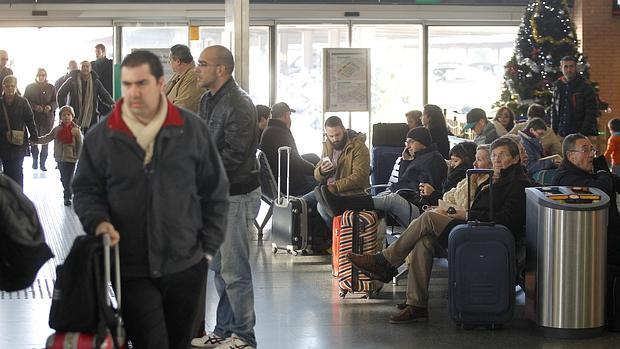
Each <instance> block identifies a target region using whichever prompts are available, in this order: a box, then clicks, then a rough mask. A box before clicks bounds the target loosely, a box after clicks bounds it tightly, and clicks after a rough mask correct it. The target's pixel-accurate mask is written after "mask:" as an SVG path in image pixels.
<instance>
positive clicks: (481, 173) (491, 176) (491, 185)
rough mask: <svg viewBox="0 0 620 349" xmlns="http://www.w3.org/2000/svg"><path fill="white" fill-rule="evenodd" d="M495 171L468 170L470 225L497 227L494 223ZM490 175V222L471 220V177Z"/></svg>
mask: <svg viewBox="0 0 620 349" xmlns="http://www.w3.org/2000/svg"><path fill="white" fill-rule="evenodd" d="M493 172H494V171H493V170H492V169H486V168H472V169H469V170H467V220H468V221H467V223H468V224H469V225H491V226H492V225H495V222H493ZM473 174H480V175H484V174H488V175H489V222H480V221H472V220H470V219H469V217H470V211H471V202H470V201H471V194H470V193H471V175H473Z"/></svg>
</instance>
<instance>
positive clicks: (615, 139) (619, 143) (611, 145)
mask: <svg viewBox="0 0 620 349" xmlns="http://www.w3.org/2000/svg"><path fill="white" fill-rule="evenodd" d="M605 158H606V159H607V161H609V163H610V164H611V165H612V166H618V165H620V134H619V133H614V134H612V135H611V136H610V137H609V140H608V141H607V150H605Z"/></svg>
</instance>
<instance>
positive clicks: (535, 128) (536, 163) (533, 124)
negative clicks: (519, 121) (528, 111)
mask: <svg viewBox="0 0 620 349" xmlns="http://www.w3.org/2000/svg"><path fill="white" fill-rule="evenodd" d="M546 132H547V125H545V121H544V120H543V119H540V118H533V119H530V120H529V121H528V122H527V123H526V124H525V127H524V128H523V130H522V131H519V137H520V138H521V144H523V147H525V151H526V152H527V158H528V162H527V166H526V168H527V172H528V174H529V175H530V176H533V177H534V176H536V173H538V172H540V171H543V170H551V169H555V168H557V167H558V165H559V164H560V162H561V161H562V158H561V157H560V156H557V157H554V158H552V159H541V158H542V157H543V147H542V144H541V143H540V139H541V138H542V137H543V136H544V135H545V133H546Z"/></svg>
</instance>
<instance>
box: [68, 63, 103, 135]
mask: <svg viewBox="0 0 620 349" xmlns="http://www.w3.org/2000/svg"><path fill="white" fill-rule="evenodd" d="M90 74H91V76H92V79H93V117H92V119H91V120H90V125H89V127H92V126H93V125H94V124H96V123H97V122H98V121H99V116H100V115H99V111H98V110H97V109H98V108H97V106H98V105H99V101H101V102H102V103H103V104H105V105H107V106H111V105H112V104H114V100H113V99H112V96H110V94H109V93H108V91H106V89H105V87H103V84H102V83H101V81H99V76H98V75H97V73H96V72H92V71H91V72H90ZM77 79H81V77H80V71H79V70H73V71H71V72H70V73H69V78H68V79H67V81H65V82H64V84H62V86H60V89H59V90H58V95H57V98H56V99H57V101H58V105H59V106H63V105H67V104H68V105H70V106H72V107H73V110H74V111H75V117H76V120H74V122H75V123H76V124H78V125H80V126H81V122H80V121H81V120H78V119H77V118H78V115H80V109H81V106H79V105H78V97H77V94H78V93H80V94H81V93H82V91H78V84H77Z"/></svg>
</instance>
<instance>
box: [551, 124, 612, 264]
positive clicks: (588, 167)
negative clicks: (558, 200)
mask: <svg viewBox="0 0 620 349" xmlns="http://www.w3.org/2000/svg"><path fill="white" fill-rule="evenodd" d="M562 152H563V153H564V160H562V163H561V164H560V167H559V168H558V173H557V174H556V175H555V177H554V178H553V181H552V183H553V185H566V186H580V187H594V188H598V189H601V190H602V191H604V192H605V193H606V194H607V195H609V215H608V227H607V232H608V233H607V256H608V257H607V259H608V262H609V263H610V264H616V265H620V217H619V215H618V207H617V204H616V194H617V192H618V189H620V177H618V176H616V175H613V174H611V173H610V172H609V168H608V167H607V162H606V161H604V159H601V160H602V161H598V160H599V159H600V158H596V159H595V156H596V155H597V151H596V149H594V147H593V146H592V142H591V141H590V139H588V137H586V136H584V135H583V134H581V133H575V134H571V135H568V136H566V138H564V142H563V143H562Z"/></svg>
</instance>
